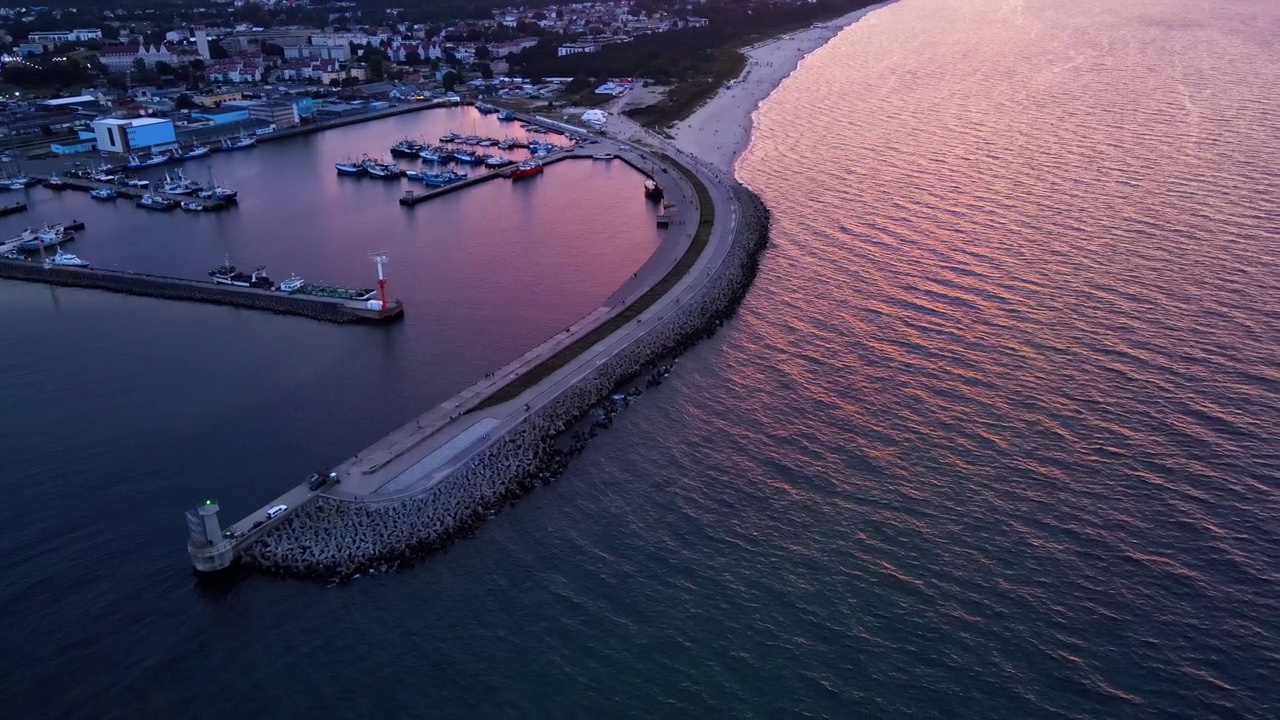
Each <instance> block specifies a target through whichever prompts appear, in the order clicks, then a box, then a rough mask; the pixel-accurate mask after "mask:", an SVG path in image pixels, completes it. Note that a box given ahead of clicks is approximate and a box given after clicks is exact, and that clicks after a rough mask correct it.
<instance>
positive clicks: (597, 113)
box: [582, 110, 609, 130]
mask: <svg viewBox="0 0 1280 720" xmlns="http://www.w3.org/2000/svg"><path fill="white" fill-rule="evenodd" d="M608 121H609V113H607V112H605V111H603V110H588V111H586V112H584V113H582V122H584V123H586V124H587V125H590V126H591V127H593V128H595V129H596V130H603V129H604V124H605V123H606V122H608Z"/></svg>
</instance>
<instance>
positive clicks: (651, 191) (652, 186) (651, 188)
mask: <svg viewBox="0 0 1280 720" xmlns="http://www.w3.org/2000/svg"><path fill="white" fill-rule="evenodd" d="M644 196H645V197H646V198H648V199H650V200H652V201H654V202H661V201H662V197H663V192H662V186H661V185H659V184H658V183H657V181H656V180H654V179H653V178H650V179H648V180H645V181H644Z"/></svg>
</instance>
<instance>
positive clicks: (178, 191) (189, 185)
mask: <svg viewBox="0 0 1280 720" xmlns="http://www.w3.org/2000/svg"><path fill="white" fill-rule="evenodd" d="M201 187H202V186H201V185H200V183H198V182H195V181H193V180H189V179H188V178H187V176H186V175H184V174H182V170H181V168H179V169H178V170H177V171H176V172H175V173H174V176H173V177H170V176H169V173H167V172H166V173H165V174H164V182H162V183H160V192H163V193H166V194H168V195H190V194H191V193H194V192H196V191H198V190H200V189H201Z"/></svg>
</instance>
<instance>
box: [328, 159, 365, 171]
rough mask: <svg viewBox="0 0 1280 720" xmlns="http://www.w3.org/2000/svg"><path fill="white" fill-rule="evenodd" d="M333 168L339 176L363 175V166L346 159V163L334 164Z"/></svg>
mask: <svg viewBox="0 0 1280 720" xmlns="http://www.w3.org/2000/svg"><path fill="white" fill-rule="evenodd" d="M333 167H334V168H336V169H337V171H338V174H339V175H363V174H364V166H363V165H361V164H360V163H358V162H356V161H354V160H350V159H348V160H347V161H346V162H336V163H334V164H333Z"/></svg>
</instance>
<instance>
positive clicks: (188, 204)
mask: <svg viewBox="0 0 1280 720" xmlns="http://www.w3.org/2000/svg"><path fill="white" fill-rule="evenodd" d="M179 204H180V205H181V206H182V209H183V210H189V211H191V212H204V211H205V210H208V209H209V208H208V207H207V206H205V205H203V204H202V203H198V202H196V201H195V200H183V201H182V202H181V203H179Z"/></svg>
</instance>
